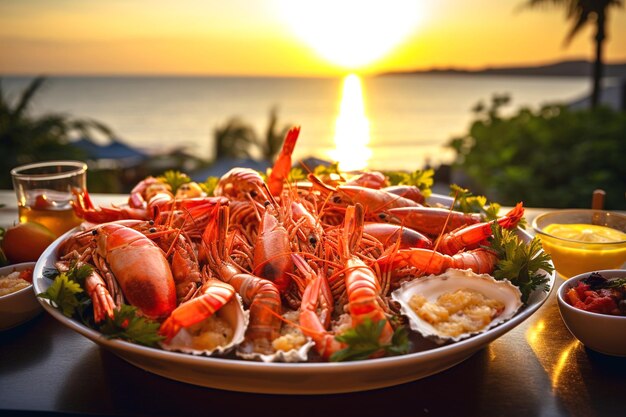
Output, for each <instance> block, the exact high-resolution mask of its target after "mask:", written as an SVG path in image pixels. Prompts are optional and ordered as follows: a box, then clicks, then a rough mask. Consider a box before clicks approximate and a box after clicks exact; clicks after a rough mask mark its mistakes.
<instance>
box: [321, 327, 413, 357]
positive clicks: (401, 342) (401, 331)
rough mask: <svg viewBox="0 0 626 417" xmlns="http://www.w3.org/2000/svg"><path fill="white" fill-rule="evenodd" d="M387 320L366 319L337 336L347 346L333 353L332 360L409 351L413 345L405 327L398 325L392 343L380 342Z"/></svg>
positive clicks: (397, 353) (400, 353)
mask: <svg viewBox="0 0 626 417" xmlns="http://www.w3.org/2000/svg"><path fill="white" fill-rule="evenodd" d="M386 322H387V321H386V320H380V321H377V322H373V321H372V320H370V319H366V320H365V321H364V322H363V323H361V324H359V325H357V326H356V327H353V328H351V329H348V330H346V331H345V332H344V333H342V334H340V335H337V336H335V339H337V340H338V341H339V342H342V343H345V344H346V345H347V347H346V348H344V349H342V350H340V351H337V352H335V353H333V354H332V355H331V357H330V360H331V361H333V362H342V361H356V360H364V359H367V358H369V357H370V356H371V355H373V354H375V353H378V352H382V353H384V354H386V355H403V354H405V353H408V352H409V350H410V348H411V345H410V342H409V337H408V333H407V330H406V328H405V327H398V328H397V329H396V330H395V331H394V334H393V337H392V339H391V343H390V344H388V345H382V344H381V343H380V336H381V334H382V331H383V328H384V327H385V323H386Z"/></svg>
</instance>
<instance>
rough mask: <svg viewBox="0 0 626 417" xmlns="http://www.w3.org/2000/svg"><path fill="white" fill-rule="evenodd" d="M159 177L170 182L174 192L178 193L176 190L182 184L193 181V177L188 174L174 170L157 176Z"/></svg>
mask: <svg viewBox="0 0 626 417" xmlns="http://www.w3.org/2000/svg"><path fill="white" fill-rule="evenodd" d="M157 179H159V180H161V181H163V182H164V183H166V184H168V185H169V186H170V188H171V190H172V194H176V191H178V188H179V187H180V186H181V185H183V184H187V183H189V182H191V178H189V176H188V175H187V174H184V173H182V172H180V171H174V170H170V171H165V172H164V173H163V175H162V176H159V177H157Z"/></svg>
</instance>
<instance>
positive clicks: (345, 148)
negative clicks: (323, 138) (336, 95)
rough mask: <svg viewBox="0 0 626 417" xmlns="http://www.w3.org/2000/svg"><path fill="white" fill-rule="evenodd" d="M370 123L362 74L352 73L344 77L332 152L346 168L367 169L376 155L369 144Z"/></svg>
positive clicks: (334, 158)
mask: <svg viewBox="0 0 626 417" xmlns="http://www.w3.org/2000/svg"><path fill="white" fill-rule="evenodd" d="M369 141H370V124H369V120H368V118H367V115H366V114H365V102H364V100H363V88H362V86H361V78H359V76H357V75H356V74H350V75H348V76H346V77H345V78H344V80H343V89H342V94H341V104H340V107H339V115H338V116H337V121H336V122H335V149H334V150H332V151H331V152H330V156H331V158H332V159H333V160H335V161H337V162H339V167H340V169H341V170H342V171H354V170H359V169H364V168H366V167H367V163H368V161H369V159H370V158H371V156H372V151H371V149H370V148H368V146H367V145H368V144H369Z"/></svg>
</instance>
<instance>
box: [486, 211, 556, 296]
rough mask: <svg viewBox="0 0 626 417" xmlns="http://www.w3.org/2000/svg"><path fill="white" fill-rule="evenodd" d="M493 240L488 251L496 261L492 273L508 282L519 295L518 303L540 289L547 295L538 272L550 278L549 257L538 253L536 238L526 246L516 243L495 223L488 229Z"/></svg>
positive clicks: (516, 241) (543, 280)
mask: <svg viewBox="0 0 626 417" xmlns="http://www.w3.org/2000/svg"><path fill="white" fill-rule="evenodd" d="M491 230H492V231H493V236H492V237H491V238H490V239H489V246H488V248H489V249H491V250H494V251H495V252H496V254H497V256H498V258H499V261H498V263H497V264H496V269H495V271H494V273H493V275H494V277H495V278H496V279H500V280H501V279H508V280H509V281H511V283H513V285H515V286H517V287H518V288H519V289H520V291H521V292H522V301H523V302H526V301H527V300H528V297H529V295H530V293H531V292H532V291H534V290H535V289H536V288H539V287H542V286H543V288H542V291H544V292H546V291H548V286H547V285H546V284H547V282H548V278H547V277H546V275H544V274H542V273H541V272H539V271H540V270H544V271H546V272H547V273H548V274H551V273H552V271H553V270H554V268H553V267H552V265H551V264H550V255H548V254H547V253H546V252H543V251H542V250H541V242H540V241H539V239H537V238H536V237H535V238H533V240H532V241H531V242H530V243H529V244H526V243H525V242H522V241H520V239H519V238H518V237H517V235H516V234H515V232H514V231H513V230H507V229H504V228H502V227H500V225H498V224H497V223H495V224H493V225H492V226H491Z"/></svg>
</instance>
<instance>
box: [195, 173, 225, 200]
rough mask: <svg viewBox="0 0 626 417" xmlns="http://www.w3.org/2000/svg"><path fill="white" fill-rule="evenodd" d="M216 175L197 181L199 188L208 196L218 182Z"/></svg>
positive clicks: (211, 193) (212, 193) (211, 194)
mask: <svg viewBox="0 0 626 417" xmlns="http://www.w3.org/2000/svg"><path fill="white" fill-rule="evenodd" d="M219 180H220V179H219V178H218V177H207V179H206V181H204V182H200V183H198V185H199V186H200V189H202V191H204V192H205V193H206V194H207V195H208V196H213V195H214V192H215V187H217V183H218V182H219Z"/></svg>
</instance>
